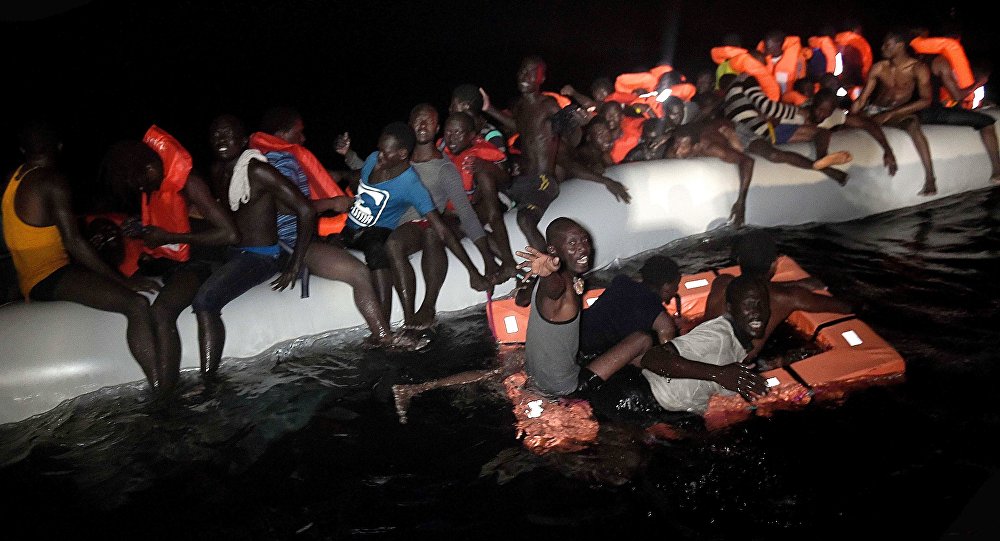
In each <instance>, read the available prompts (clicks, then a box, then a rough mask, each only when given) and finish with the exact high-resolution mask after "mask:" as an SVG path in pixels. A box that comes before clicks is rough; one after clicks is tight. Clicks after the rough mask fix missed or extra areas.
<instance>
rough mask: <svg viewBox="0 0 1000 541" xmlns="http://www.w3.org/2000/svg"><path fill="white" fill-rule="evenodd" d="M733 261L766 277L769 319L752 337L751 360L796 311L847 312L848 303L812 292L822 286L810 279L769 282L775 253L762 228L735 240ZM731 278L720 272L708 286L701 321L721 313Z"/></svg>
mask: <svg viewBox="0 0 1000 541" xmlns="http://www.w3.org/2000/svg"><path fill="white" fill-rule="evenodd" d="M736 260H737V262H738V263H739V265H740V272H741V273H742V274H743V275H744V276H756V277H760V278H762V279H764V280H767V289H768V298H769V299H770V300H769V305H770V319H768V320H767V327H766V329H765V330H764V333H763V335H761V336H759V337H755V338H754V341H753V342H754V345H753V348H752V349H750V352H749V354H748V358H749V359H754V358H755V357H756V356H757V354H758V353H760V350H761V349H762V348H763V347H764V342H765V341H766V340H767V338H768V337H769V336H771V333H773V332H774V329H776V328H777V327H778V325H779V324H780V323H781V322H782V321H784V320H785V319H786V318H787V317H788V316H789V314H791V313H792V312H794V311H796V310H802V311H804V312H833V313H837V314H849V313H851V306H850V305H848V304H847V303H845V302H844V301H841V300H839V299H835V298H833V297H831V296H829V295H822V294H819V293H813V290H814V289H817V288H821V287H823V286H822V284H820V283H819V281H818V280H816V279H814V278H808V279H806V280H799V281H793V282H772V281H771V279H772V278H774V273H775V271H776V269H777V260H778V254H777V251H776V248H775V245H774V239H772V238H771V236H770V235H768V234H767V232H765V231H763V230H759V229H755V230H752V231H749V232H747V233H746V234H745V235H744V236H743V237H742V238H740V239H739V240H738V241H737V245H736ZM734 278H735V277H734V276H731V275H728V274H720V275H719V276H718V277H717V278H716V279H715V281H713V282H712V289H711V290H710V291H709V294H708V300H707V301H706V302H705V316H704V320H706V321H707V320H709V319H712V318H714V317H718V316H719V315H721V314H723V313H725V311H726V293H725V292H726V288H727V287H728V286H729V284H730V283H731V282H732V281H733V279H734Z"/></svg>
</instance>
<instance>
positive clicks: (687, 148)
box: [667, 125, 701, 159]
mask: <svg viewBox="0 0 1000 541" xmlns="http://www.w3.org/2000/svg"><path fill="white" fill-rule="evenodd" d="M700 139H701V137H700V134H699V133H698V130H697V129H695V128H693V127H692V126H690V125H686V126H680V127H679V128H677V129H676V130H674V133H673V134H672V135H671V137H670V148H668V149H667V153H668V154H670V155H671V156H672V157H674V158H679V159H684V158H688V157H690V156H691V155H692V154H693V153H694V150H695V145H697V144H698V141H699V140H700Z"/></svg>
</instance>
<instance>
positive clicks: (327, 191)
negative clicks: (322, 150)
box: [250, 132, 348, 237]
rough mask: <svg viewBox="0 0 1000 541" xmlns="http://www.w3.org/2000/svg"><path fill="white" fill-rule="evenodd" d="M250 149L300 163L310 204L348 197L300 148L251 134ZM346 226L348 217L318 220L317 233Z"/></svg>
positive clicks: (268, 137) (272, 136)
mask: <svg viewBox="0 0 1000 541" xmlns="http://www.w3.org/2000/svg"><path fill="white" fill-rule="evenodd" d="M250 148H254V149H256V150H259V151H261V152H263V153H264V154H267V153H268V152H289V153H291V154H292V156H294V157H295V161H297V162H299V165H300V166H302V170H303V171H304V172H305V174H306V178H307V179H308V181H309V198H310V199H312V200H317V199H329V198H331V197H337V196H341V195H348V194H347V193H345V192H344V190H342V189H340V186H338V185H337V183H336V182H335V181H334V180H333V177H331V176H330V173H328V172H327V170H326V168H325V167H323V164H322V163H320V161H319V159H318V158H316V156H315V155H314V154H313V153H312V152H310V151H309V149H307V148H306V147H304V146H302V145H296V144H293V143H289V142H288V141H285V140H284V139H282V138H280V137H278V136H275V135H271V134H269V133H264V132H254V134H253V135H251V136H250ZM345 223H347V213H344V214H338V215H336V216H330V217H326V216H324V217H321V218H320V219H319V220H317V230H318V232H319V235H320V236H321V237H325V236H327V235H333V234H334V233H340V232H341V231H342V230H343V229H344V224H345Z"/></svg>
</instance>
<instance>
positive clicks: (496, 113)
mask: <svg viewBox="0 0 1000 541" xmlns="http://www.w3.org/2000/svg"><path fill="white" fill-rule="evenodd" d="M479 93H480V94H482V95H483V112H484V113H486V114H488V115H490V116H491V117H493V118H495V119H496V121H497V122H499V123H500V124H502V125H503V127H504V129H506V130H507V133H514V132H516V131H517V123H515V122H514V117H512V116H510V115H508V114H507V113H505V112H503V111H501V110H499V109H497V108H496V107H494V106H493V102H491V101H490V97H489V95H487V94H486V91H485V90H483V89H482V88H480V89H479Z"/></svg>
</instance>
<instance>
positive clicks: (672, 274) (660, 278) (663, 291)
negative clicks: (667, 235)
mask: <svg viewBox="0 0 1000 541" xmlns="http://www.w3.org/2000/svg"><path fill="white" fill-rule="evenodd" d="M639 275H640V276H641V277H642V283H643V284H646V285H647V286H649V287H650V288H652V289H653V291H656V293H657V295H659V296H660V300H662V301H663V302H667V301H669V300H670V299H672V298H674V296H675V295H677V287H678V286H679V285H680V282H681V271H680V268H679V267H678V266H677V262H676V261H674V260H673V259H671V258H669V257H667V256H665V255H654V256H652V257H650V258H649V259H647V260H646V262H645V263H643V264H642V267H641V268H640V269H639Z"/></svg>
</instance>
